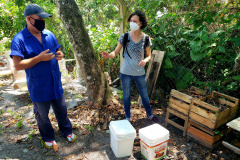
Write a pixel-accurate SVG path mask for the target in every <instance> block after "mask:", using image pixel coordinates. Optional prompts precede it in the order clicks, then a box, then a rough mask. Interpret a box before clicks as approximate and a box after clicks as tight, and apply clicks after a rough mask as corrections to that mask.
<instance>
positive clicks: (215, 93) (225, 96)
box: [212, 91, 239, 106]
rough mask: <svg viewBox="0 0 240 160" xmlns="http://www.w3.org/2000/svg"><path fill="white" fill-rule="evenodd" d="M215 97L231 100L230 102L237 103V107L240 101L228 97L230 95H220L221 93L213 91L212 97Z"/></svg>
mask: <svg viewBox="0 0 240 160" xmlns="http://www.w3.org/2000/svg"><path fill="white" fill-rule="evenodd" d="M215 95H218V96H221V97H223V98H226V99H229V100H231V101H233V102H235V105H236V106H237V105H239V99H238V98H235V97H231V96H228V95H226V94H223V93H219V92H217V91H213V92H212V97H214V96H215Z"/></svg>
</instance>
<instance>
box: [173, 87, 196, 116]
mask: <svg viewBox="0 0 240 160" xmlns="http://www.w3.org/2000/svg"><path fill="white" fill-rule="evenodd" d="M192 98H193V97H191V96H189V95H187V94H184V93H182V92H180V91H177V90H175V89H172V90H171V93H170V98H169V107H170V108H172V109H175V110H177V111H178V112H180V113H182V114H184V115H187V116H188V114H189V109H190V103H191V101H192Z"/></svg>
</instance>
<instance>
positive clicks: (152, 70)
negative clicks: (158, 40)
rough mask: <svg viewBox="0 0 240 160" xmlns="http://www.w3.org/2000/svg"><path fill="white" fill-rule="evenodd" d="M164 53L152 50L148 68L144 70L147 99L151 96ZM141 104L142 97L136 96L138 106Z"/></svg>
mask: <svg viewBox="0 0 240 160" xmlns="http://www.w3.org/2000/svg"><path fill="white" fill-rule="evenodd" d="M164 55H165V51H157V50H153V51H152V58H151V60H150V62H149V65H148V69H147V72H146V79H147V92H148V96H149V99H150V98H151V95H152V92H153V89H154V87H155V85H156V83H157V78H158V75H159V71H160V68H161V65H162V61H163V58H164ZM141 105H142V99H141V97H140V96H139V97H138V106H141Z"/></svg>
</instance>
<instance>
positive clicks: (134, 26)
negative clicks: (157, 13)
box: [130, 22, 139, 31]
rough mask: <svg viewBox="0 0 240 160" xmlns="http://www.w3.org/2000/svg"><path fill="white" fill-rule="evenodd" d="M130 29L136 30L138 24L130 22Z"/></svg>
mask: <svg viewBox="0 0 240 160" xmlns="http://www.w3.org/2000/svg"><path fill="white" fill-rule="evenodd" d="M130 28H131V31H136V30H138V29H139V25H138V24H137V23H135V22H130Z"/></svg>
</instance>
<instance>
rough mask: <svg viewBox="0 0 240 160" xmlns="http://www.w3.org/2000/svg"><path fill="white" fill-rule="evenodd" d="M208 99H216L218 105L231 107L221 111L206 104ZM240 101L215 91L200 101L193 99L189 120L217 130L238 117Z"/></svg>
mask: <svg viewBox="0 0 240 160" xmlns="http://www.w3.org/2000/svg"><path fill="white" fill-rule="evenodd" d="M207 98H216V99H217V100H218V103H220V104H222V105H223V104H225V105H228V106H230V107H229V108H228V109H226V110H223V111H220V109H219V108H218V107H216V106H213V105H211V104H209V103H207V102H206V100H207ZM238 106H239V99H237V98H234V97H231V96H228V95H225V94H222V93H219V92H216V91H213V92H212V94H211V95H209V96H208V97H206V98H204V99H202V100H198V99H192V102H191V105H190V112H189V119H191V120H194V121H196V122H198V123H200V124H202V125H204V126H206V127H208V128H210V129H216V128H218V127H220V126H221V125H223V124H226V123H227V122H229V121H230V120H232V119H234V118H235V117H236V113H237V109H238Z"/></svg>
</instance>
